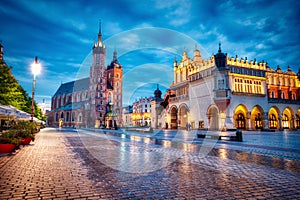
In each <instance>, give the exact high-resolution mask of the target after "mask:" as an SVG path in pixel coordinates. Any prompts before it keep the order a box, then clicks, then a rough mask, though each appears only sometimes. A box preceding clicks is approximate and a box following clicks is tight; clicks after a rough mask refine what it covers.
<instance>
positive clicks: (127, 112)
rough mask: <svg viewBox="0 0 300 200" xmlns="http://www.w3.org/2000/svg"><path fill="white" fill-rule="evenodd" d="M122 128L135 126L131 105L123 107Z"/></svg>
mask: <svg viewBox="0 0 300 200" xmlns="http://www.w3.org/2000/svg"><path fill="white" fill-rule="evenodd" d="M122 126H124V127H126V126H133V122H132V106H131V105H129V106H125V107H123V113H122Z"/></svg>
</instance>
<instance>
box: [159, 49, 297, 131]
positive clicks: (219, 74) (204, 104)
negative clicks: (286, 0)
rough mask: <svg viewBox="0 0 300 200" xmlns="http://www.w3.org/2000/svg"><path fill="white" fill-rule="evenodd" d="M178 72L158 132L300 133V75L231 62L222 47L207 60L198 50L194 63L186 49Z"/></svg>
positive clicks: (252, 63)
mask: <svg viewBox="0 0 300 200" xmlns="http://www.w3.org/2000/svg"><path fill="white" fill-rule="evenodd" d="M173 67H174V81H173V83H172V84H171V85H170V91H169V92H167V93H166V94H165V100H164V101H163V102H162V103H160V106H161V107H162V108H163V109H161V110H157V111H158V113H155V115H156V116H157V117H158V119H157V121H160V123H159V124H157V126H158V127H157V128H171V129H184V128H186V127H187V126H189V127H191V128H194V129H209V130H230V129H244V130H262V129H263V130H269V129H274V130H282V129H292V130H294V129H300V70H299V72H298V74H296V73H295V72H293V71H291V69H290V67H288V70H287V71H285V72H284V71H282V70H281V68H280V66H277V69H276V70H274V69H272V68H270V67H269V66H268V63H266V62H264V61H261V62H257V61H256V60H255V59H254V60H248V58H247V57H246V58H240V59H239V58H238V57H237V56H236V57H235V58H234V57H229V56H228V55H227V54H226V53H223V52H222V50H221V44H219V50H218V52H217V53H216V54H215V55H214V54H212V56H211V58H209V59H207V60H204V59H203V58H202V57H201V54H200V51H199V50H198V49H197V48H195V50H194V55H193V58H190V57H189V56H188V54H187V52H186V50H185V49H184V52H183V54H182V58H181V60H180V62H177V61H176V60H175V61H174V63H173ZM153 116H154V115H153Z"/></svg>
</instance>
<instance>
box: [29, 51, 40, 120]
mask: <svg viewBox="0 0 300 200" xmlns="http://www.w3.org/2000/svg"><path fill="white" fill-rule="evenodd" d="M31 72H32V74H33V83H32V99H31V121H32V122H33V117H34V91H35V84H36V76H37V75H39V74H40V73H41V65H40V64H39V63H38V57H37V56H36V57H35V60H34V63H32V65H31Z"/></svg>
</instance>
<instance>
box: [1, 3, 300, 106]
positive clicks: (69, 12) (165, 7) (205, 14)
mask: <svg viewBox="0 0 300 200" xmlns="http://www.w3.org/2000/svg"><path fill="white" fill-rule="evenodd" d="M299 13H300V1H297V0H293V1H292V0H279V1H276V0H272V1H266V0H261V1H260V0H257V1H254V0H243V1H234V0H230V1H225V0H224V1H221V0H214V1H207V0H205V1H204V0H203V1H201V0H195V1H192V0H191V1H186V0H171V1H167V0H166V1H163V0H148V1H144V0H126V1H125V0H124V1H114V0H110V1H102V0H94V1H85V0H68V1H65V0H62V1H52V0H47V1H46V0H44V1H43V0H15V1H12V0H1V2H0V24H1V28H0V40H2V45H3V46H4V60H5V61H6V63H7V64H8V65H9V66H12V67H13V70H12V71H13V74H14V76H15V77H16V79H17V80H18V81H19V83H20V84H21V85H22V87H23V88H24V89H25V90H26V91H27V93H28V94H29V95H30V96H31V86H32V78H33V76H32V74H31V71H30V65H31V63H32V62H33V61H34V57H35V56H38V58H39V61H40V63H41V64H42V73H41V74H40V75H39V76H38V77H37V90H36V101H37V102H38V103H39V104H40V103H41V102H42V100H43V99H45V101H46V104H47V107H49V105H50V102H51V96H52V95H54V93H55V91H56V90H57V89H58V87H59V86H60V84H61V83H66V82H69V81H72V80H75V79H77V78H82V77H87V76H88V71H89V67H90V57H89V55H90V53H91V50H92V46H93V43H94V42H95V41H96V40H97V34H98V30H99V20H100V19H101V22H102V33H103V37H102V38H103V41H104V43H105V45H106V47H107V57H106V64H109V63H110V62H111V60H112V55H113V54H112V52H113V50H114V49H116V50H117V52H118V56H119V58H118V60H119V62H120V63H121V64H122V66H123V73H124V81H123V92H124V93H123V104H129V103H131V102H132V101H133V100H135V99H138V98H139V97H141V96H143V97H145V96H150V95H153V91H154V90H155V89H156V84H157V83H159V84H160V85H161V86H160V88H161V90H162V92H163V93H164V92H165V90H166V88H167V87H168V86H169V85H170V84H171V82H172V80H173V68H172V67H173V61H174V58H175V57H176V58H177V60H178V61H179V60H180V57H181V54H182V52H183V49H184V48H186V49H187V52H188V55H189V57H190V58H192V57H193V50H194V49H195V45H197V47H198V48H199V49H200V51H201V55H202V57H204V58H205V59H207V58H209V57H211V55H212V53H217V51H218V44H219V42H221V44H222V51H223V52H225V53H227V54H228V55H229V56H230V57H235V56H236V55H238V57H239V58H245V57H247V58H248V60H254V59H256V60H257V61H259V62H260V61H262V60H264V61H267V62H268V63H269V66H270V67H272V68H273V69H276V67H277V65H280V66H281V69H282V70H283V71H286V70H287V67H288V66H290V67H291V69H292V70H293V71H294V72H296V73H297V72H298V69H299V66H300V59H299V55H300V53H299V52H300V51H299V50H300V36H299V33H300V26H299V25H300V24H299V19H300V14H299Z"/></svg>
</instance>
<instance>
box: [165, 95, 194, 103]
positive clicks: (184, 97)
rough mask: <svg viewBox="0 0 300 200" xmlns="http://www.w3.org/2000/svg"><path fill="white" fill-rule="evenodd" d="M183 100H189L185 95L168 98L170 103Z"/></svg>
mask: <svg viewBox="0 0 300 200" xmlns="http://www.w3.org/2000/svg"><path fill="white" fill-rule="evenodd" d="M185 100H189V95H187V94H185V95H180V96H177V97H171V98H170V101H171V102H178V101H185Z"/></svg>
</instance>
